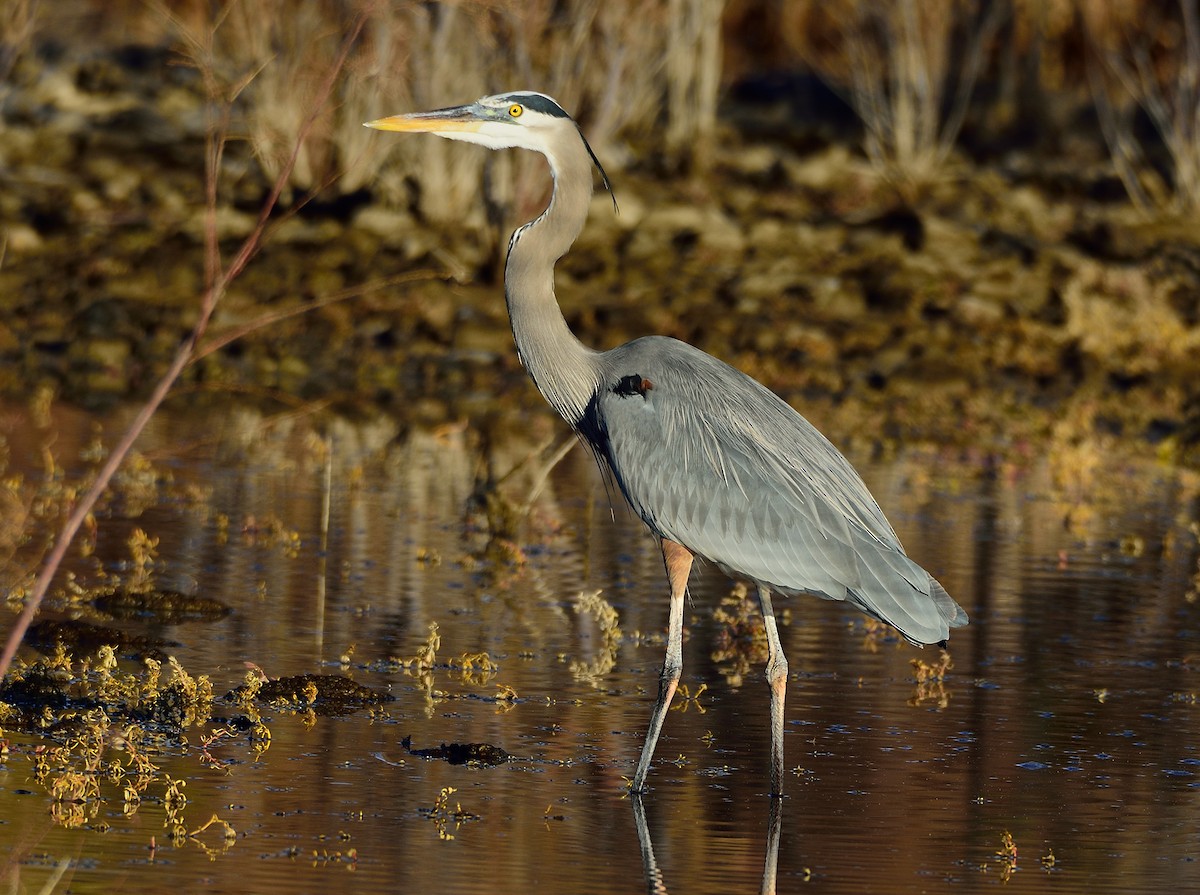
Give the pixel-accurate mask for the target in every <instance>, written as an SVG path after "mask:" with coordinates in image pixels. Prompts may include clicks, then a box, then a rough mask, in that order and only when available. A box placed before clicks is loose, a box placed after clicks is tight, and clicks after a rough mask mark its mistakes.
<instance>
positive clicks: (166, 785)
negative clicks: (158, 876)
mask: <svg viewBox="0 0 1200 895" xmlns="http://www.w3.org/2000/svg"><path fill="white" fill-rule="evenodd" d="M166 665H167V669H168V671H167V674H166V679H165V680H164V675H163V663H161V662H159V661H157V660H155V659H146V660H145V661H144V662H143V663H142V665H141V666H140V667H139V668H138V669H137V670H136V671H130V672H123V671H121V669H120V667H119V665H118V662H117V658H116V653H115V652H114V650H113V648H112V647H111V646H105V647H101V648H100V649H99V650H97V651H96V653H95V654H94V655H91V656H87V657H85V658H83V659H80V660H76V659H75V658H74V657H72V655H71V654H70V653H68V652H67V650H66V648H65V647H63V646H62V645H59V646H58V647H57V648H56V649H55V650H54V652H53V653H51V654H50V655H48V656H46V657H45V658H44V659H42V660H40V661H38V662H36V663H33V664H25V663H23V662H18V663H16V664H15V665H14V666H13V668H12V669H11V671H10V673H9V675H8V676H7V677H6V678H5V680H4V682H3V685H0V718H2V719H3V721H4V723H5V724H6V725H7V726H8V727H11V728H14V729H19V730H23V731H26V732H29V733H34V734H37V735H39V736H40V737H42V739H43V740H44V742H43V743H41V744H38V745H35V746H30V747H27V748H26V749H25V750H23V751H25V753H26V754H27V756H28V758H29V760H30V762H31V763H32V766H33V767H32V776H33V779H34V780H35V781H36V782H37V783H38V784H39V785H41V786H43V787H44V788H45V790H46V793H47V794H48V795H49V797H50V799H51V807H50V814H51V817H52V818H53V819H54V821H55V822H56V823H58V824H60V825H62V826H64V827H79V826H83V825H85V824H92V825H96V824H100V825H103V821H98V820H97V819H98V818H101V817H103V816H104V813H105V812H107V811H109V810H111V809H110V808H108V807H106V806H109V805H111V804H113V803H117V804H120V806H121V811H122V813H123V814H125V815H127V816H128V815H132V814H134V813H136V812H137V811H138V809H139V807H140V806H141V805H142V804H144V803H145V802H147V801H156V802H158V803H160V804H162V805H163V807H164V810H165V812H166V826H167V828H168V829H169V830H172V831H176V830H178V829H179V828H181V827H182V823H183V822H182V812H183V809H184V807H185V806H186V804H187V802H186V798H184V797H183V796H182V789H183V785H184V784H183V781H181V780H174V779H172V778H171V777H170V776H169V775H167V774H166V773H165V772H164V771H163V770H162V768H161V767H160V765H159V764H158V756H159V755H161V754H163V753H165V752H168V751H171V750H173V749H180V748H182V745H183V734H184V732H185V731H186V730H187V729H188V728H190V727H194V726H198V725H202V724H204V723H205V722H206V721H207V720H208V717H209V714H210V712H211V708H212V685H211V683H210V682H209V680H208V678H207V676H204V675H200V676H193V675H191V674H189V673H188V672H187V671H186V670H185V669H184V668H183V666H181V665H180V664H179V662H178V661H176V660H174V659H170V660H168V662H167V663H166ZM171 835H172V837H173V836H174V832H172V834H171Z"/></svg>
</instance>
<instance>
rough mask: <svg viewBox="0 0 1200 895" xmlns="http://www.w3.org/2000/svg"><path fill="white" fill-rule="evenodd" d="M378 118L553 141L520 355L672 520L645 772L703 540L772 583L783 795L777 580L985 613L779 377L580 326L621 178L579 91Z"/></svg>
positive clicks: (510, 269)
mask: <svg viewBox="0 0 1200 895" xmlns="http://www.w3.org/2000/svg"><path fill="white" fill-rule="evenodd" d="M367 126H368V127H374V128H378V129H380V130H387V131H409V132H422V133H431V134H436V135H438V136H439V137H446V138H448V139H451V140H462V141H465V142H467V143H478V144H480V145H482V146H486V147H488V148H489V149H507V148H513V147H517V148H523V149H532V150H533V151H534V152H540V153H541V154H542V155H544V156H545V157H546V161H547V162H549V164H550V173H551V175H552V176H553V178H554V190H553V193H552V194H551V197H550V203H549V205H548V206H547V207H546V210H545V211H543V212H542V213H541V214H540V215H539V216H538V217H537V218H535V219H534V220H532V221H530V222H529V223H527V224H524V225H522V226H521V227H518V228H517V230H516V231H515V232H514V233H513V235H512V239H511V240H510V241H509V244H508V260H507V263H506V265H505V272H504V294H505V298H506V299H507V303H508V313H509V318H510V320H511V322H512V331H513V338H514V339H515V340H516V344H517V354H518V356H519V357H520V359H521V363H522V364H524V366H525V369H526V370H527V371H528V372H529V375H530V376H531V377H532V378H533V381H534V384H535V385H536V386H537V387H538V390H539V391H540V392H541V393H542V395H543V396H544V397H545V398H546V400H547V401H549V402H550V404H551V405H552V406H553V407H554V409H555V410H557V411H558V412H559V414H560V415H561V416H562V417H563V419H565V420H566V421H567V422H568V423H569V424H570V425H571V427H572V428H573V429H574V430H575V431H576V432H578V433H579V434H580V435H581V436H582V437H583V438H584V439H586V440H587V443H588V444H589V445H590V446H591V448H592V450H593V451H594V452H595V454H596V456H597V457H599V458H600V460H601V462H603V463H604V464H605V465H606V466H607V467H608V469H609V471H611V473H612V477H613V478H614V479H615V480H616V482H617V484H618V485H619V486H620V488H621V492H622V493H623V494H624V495H625V498H626V499H627V500H628V501H629V503H630V505H631V506H632V507H633V509H634V511H635V512H636V513H637V514H638V515H639V516H641V518H642V520H643V521H644V522H645V523H646V525H648V526H649V527H650V530H651V531H652V532H653V533H654V534H655V535H657V536H658V538H659V539H660V541H661V545H662V553H663V559H664V561H665V563H666V568H667V577H668V579H669V581H670V585H671V608H670V616H669V619H670V620H669V623H668V629H667V631H668V633H667V655H666V659H665V661H664V662H663V667H662V673H661V675H660V677H659V687H658V699H657V701H656V702H655V704H654V711H653V713H652V715H651V718H650V729H649V731H648V732H647V734H646V742H645V745H644V746H643V748H642V754H641V758H640V759H639V760H638V765H637V770H636V771H635V773H634V776H633V783H632V789H633V791H634V792H643V791H644V790H645V786H646V773H647V771H648V770H649V769H650V761H651V759H652V758H653V756H654V746H655V744H656V743H657V742H658V736H659V733H660V732H661V730H662V725H663V719H664V717H665V716H666V713H667V708H668V706H669V705H670V703H671V697H672V696H674V694H675V689H676V686H677V685H678V682H679V676H680V673H681V671H682V668H683V647H682V641H683V602H684V596H685V594H686V592H687V584H688V576H689V574H690V572H691V567H692V560H693V558H694V557H695V556H700V557H703V558H704V559H707V560H709V561H711V562H713V563H715V564H716V565H717V566H719V567H720V568H721V569H723V570H724V571H725V572H726V573H728V574H729V575H732V576H734V577H738V578H743V579H748V580H750V581H752V582H754V584H755V585H756V586H757V588H758V600H759V604H760V606H761V608H762V617H763V622H764V625H765V627H766V634H767V643H768V649H769V654H768V655H769V658H768V660H767V680H768V682H769V683H770V687H771V793H772V795H775V796H778V795H780V794H781V793H782V791H783V699H784V689H785V687H786V684H787V674H788V665H787V659H786V658H785V657H784V655H783V649H782V647H781V646H780V643H779V632H778V630H777V628H776V625H775V615H774V612H773V610H772V608H771V593H772V592H776V593H781V594H786V595H789V596H790V595H795V594H801V593H808V594H813V595H815V596H818V597H822V598H824V599H827V600H844V601H846V602H848V603H852V604H853V605H855V606H857V607H858V608H859V609H861V610H862V611H863V612H865V613H867V614H868V615H870V616H873V617H874V618H877V619H880V620H881V621H884V622H887V623H889V624H891V625H894V626H895V627H896V628H897V629H898V630H899V631H900V633H901V634H903V635H904V637H906V638H907V639H908V640H909V641H911V642H913V643H915V644H925V643H939V642H941V643H943V644H944V642H945V640H946V638H947V637H948V636H949V629H950V628H952V627H957V626H959V625H965V624H966V623H967V614H966V613H965V612H964V611H963V610H962V607H960V606H959V605H958V604H957V603H955V602H954V600H953V599H951V598H950V595H949V594H947V593H946V591H945V589H944V588H943V587H942V586H941V585H940V584H939V583H938V582H937V581H936V580H934V578H933V576H931V575H930V574H929V573H928V572H926V571H925V570H924V569H922V568H921V567H920V566H918V565H917V564H916V563H915V562H913V561H912V560H911V559H909V558H908V557H907V556H906V555H905V554H904V548H903V547H902V546H901V545H900V541H899V539H898V538H897V537H896V533H895V532H894V531H893V530H892V527H891V525H889V524H888V521H887V519H886V518H884V515H883V512H882V511H881V510H880V509H879V505H878V504H876V502H875V500H874V498H872V497H871V494H870V492H869V491H868V490H867V487H866V485H864V484H863V482H862V479H860V478H859V476H858V474H857V473H856V472H855V471H854V468H853V467H852V466H851V465H850V463H849V462H848V461H847V460H846V458H845V457H843V456H842V455H841V454H840V453H839V452H838V450H837V449H836V448H835V447H834V446H833V445H832V444H830V443H829V441H828V440H827V439H826V438H825V437H824V436H823V435H821V433H820V432H818V431H817V430H816V429H815V428H814V427H813V426H812V425H811V424H810V423H809V422H808V421H807V420H806V419H804V417H802V416H801V415H800V414H799V413H797V412H796V411H795V410H793V409H792V408H791V407H790V406H789V405H788V404H786V403H785V402H784V401H783V400H781V399H780V398H779V397H777V396H776V395H775V394H774V393H772V392H771V391H769V390H768V389H767V388H765V387H764V386H762V385H760V384H759V383H758V382H756V381H755V380H753V379H751V378H750V377H749V376H747V375H745V374H744V373H741V372H739V371H738V370H735V369H734V368H733V367H730V366H729V365H727V364H725V363H723V362H721V361H719V360H717V359H716V358H714V357H711V356H710V355H708V354H706V353H704V352H703V351H701V350H700V349H698V348H695V347H693V346H691V345H688V344H686V343H685V342H680V341H678V340H677V339H670V338H665V337H662V336H646V337H644V338H640V339H635V340H634V341H632V342H628V343H626V344H624V345H621V346H620V347H618V348H614V349H612V350H611V351H594V350H592V349H590V348H587V347H586V346H584V345H583V344H582V343H580V342H579V340H578V339H576V338H575V336H574V335H573V334H572V332H571V330H570V329H569V328H568V327H567V323H566V320H564V319H563V315H562V311H561V310H560V309H559V307H558V301H557V299H556V298H555V296H554V264H555V262H556V261H558V259H559V258H561V257H562V256H563V255H565V254H566V252H567V250H568V249H569V248H570V247H571V244H572V243H573V242H574V241H575V238H576V237H577V236H578V235H579V233H580V231H581V230H582V229H583V225H584V221H585V220H586V218H587V212H588V203H589V201H590V199H591V196H592V165H593V164H595V166H596V167H597V168H598V169H599V171H600V176H601V177H602V178H603V180H604V184H605V186H608V178H607V176H606V175H605V174H604V169H603V168H602V167H601V166H600V162H599V160H598V159H597V158H596V156H595V153H593V152H592V149H591V147H590V146H588V144H587V141H586V140H585V139H584V137H583V133H582V132H581V131H580V129H579V126H578V125H577V124H576V123H575V121H574V119H572V118H571V116H570V115H568V114H567V113H566V112H565V111H564V110H563V108H562V106H560V105H559V104H558V103H557V102H555V101H554V100H553V99H551V98H550V97H548V96H545V95H544V94H541V93H533V92H529V91H517V92H514V93H501V94H498V95H496V96H486V97H484V98H483V99H481V100H479V101H478V102H474V103H471V104H469V105H465V106H456V107H453V108H448V109H437V110H435V111H432V112H417V113H412V114H407V115H396V116H393V117H390V118H381V119H379V120H378V121H372V122H369V123H368V125H367Z"/></svg>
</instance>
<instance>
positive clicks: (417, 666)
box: [381, 622, 517, 715]
mask: <svg viewBox="0 0 1200 895" xmlns="http://www.w3.org/2000/svg"><path fill="white" fill-rule="evenodd" d="M441 645H442V635H441V633H440V631H439V627H438V623H437V622H430V624H429V636H428V637H427V638H426V639H425V642H424V643H422V644H421V645H420V646H418V647H417V650H416V652H415V653H414V654H413V655H411V656H393V657H391V658H389V659H388V660H387V661H386V662H384V663H382V666H381V667H382V670H402V671H403V672H404V673H405V674H406V675H409V676H411V677H414V678H416V680H417V687H418V689H419V690H420V692H421V693H422V694H423V695H424V697H425V712H426V714H427V715H428V714H432V712H433V707H434V706H435V705H436V704H437V703H439V702H442V701H444V700H447V699H454V698H456V697H455V696H454V694H451V693H448V692H446V691H444V690H438V689H435V687H434V672H435V671H438V670H441V671H451V672H454V673H455V674H457V675H458V679H459V681H461V682H462V683H463V684H466V685H468V686H471V687H481V686H485V685H487V684H490V683H492V681H493V680H494V679H495V677H496V675H497V673H498V672H499V669H500V666H499V665H497V664H496V662H495V661H494V660H493V659H492V657H491V656H489V655H488V654H487V653H486V652H477V653H462V654H460V655H458V656H454V657H451V658H450V659H447V660H444V661H439V659H438V650H440V649H441ZM495 686H496V693H495V694H494V695H492V694H489V695H487V696H484V695H480V694H472V698H477V699H481V700H484V701H487V702H495V703H497V704H498V705H500V706H503V707H506V708H507V707H511V705H512V703H513V702H514V701H515V700H516V698H517V691H516V690H514V689H513V688H512V687H509V686H507V685H505V684H496V685H495Z"/></svg>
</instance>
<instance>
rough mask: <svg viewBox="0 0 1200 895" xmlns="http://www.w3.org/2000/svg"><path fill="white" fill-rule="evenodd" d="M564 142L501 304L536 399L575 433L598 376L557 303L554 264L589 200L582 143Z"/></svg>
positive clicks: (515, 253)
mask: <svg viewBox="0 0 1200 895" xmlns="http://www.w3.org/2000/svg"><path fill="white" fill-rule="evenodd" d="M564 142H568V145H566V146H564V147H561V148H559V150H558V151H556V152H555V153H553V154H547V156H546V160H547V161H548V162H549V163H550V173H551V175H552V176H553V177H554V191H553V193H552V195H551V197H550V204H549V206H547V208H546V210H545V211H544V212H542V214H541V215H540V216H539V217H538V218H536V219H535V220H533V221H530V222H529V223H528V224H525V225H524V226H523V227H519V228H518V229H517V231H516V232H515V233H513V235H512V241H511V242H510V243H509V247H508V263H507V264H506V266H505V270H504V296H505V299H506V300H507V302H508V316H509V319H510V321H511V322H512V331H513V339H514V340H515V341H516V343H517V356H518V357H519V358H520V359H521V363H522V364H523V365H524V367H525V369H526V370H527V371H528V372H529V375H530V376H531V377H532V378H533V382H534V384H535V385H536V386H537V388H538V391H540V392H541V393H542V395H543V397H545V399H546V400H547V401H549V402H550V404H551V405H552V406H553V407H554V409H555V410H557V411H558V412H559V414H560V415H561V416H562V417H563V419H565V420H566V421H567V422H568V423H570V424H571V425H573V426H574V425H576V424H578V422H579V421H580V419H581V418H582V417H583V412H584V408H585V407H586V406H587V404H588V402H589V401H590V400H591V398H592V395H593V394H594V392H595V390H596V387H597V385H598V384H599V379H600V374H599V370H598V363H597V359H598V356H599V354H598V352H596V351H593V350H591V349H590V348H587V347H585V346H584V345H583V344H582V343H581V342H580V341H579V340H578V339H576V338H575V335H574V334H573V333H572V332H571V330H570V329H569V328H568V326H567V321H566V320H565V319H564V318H563V315H562V310H561V309H560V308H559V306H558V300H557V299H556V298H555V296H554V263H555V262H556V261H558V259H559V258H561V257H562V256H563V255H565V254H566V253H567V250H568V249H569V248H570V247H571V244H572V243H573V242H574V241H575V237H577V236H578V235H579V232H580V231H581V230H582V229H583V224H584V221H585V220H586V219H587V212H588V203H589V200H590V199H591V197H592V169H591V159H590V158H589V156H588V154H587V150H586V149H585V148H584V146H583V142H582V140H579V141H576V143H577V145H569V141H564Z"/></svg>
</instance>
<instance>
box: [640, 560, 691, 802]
mask: <svg viewBox="0 0 1200 895" xmlns="http://www.w3.org/2000/svg"><path fill="white" fill-rule="evenodd" d="M662 552H663V560H664V561H665V562H666V566H667V579H668V580H669V581H670V582H671V614H670V619H669V621H668V623H667V656H666V658H665V659H664V660H663V667H662V672H661V673H660V674H659V676H658V701H657V702H655V703H654V711H653V712H652V713H651V715H650V729H649V730H648V731H646V743H645V745H643V746H642V757H641V758H640V759H638V765H637V771H635V772H634V775H633V786H632V787H631V790H632V791H633V792H645V791H646V774H647V773H649V771H650V760H651V759H652V758H653V757H654V747H655V745H657V744H658V735H659V734H660V733H661V732H662V726H663V719H665V718H666V717H667V709H668V708H670V707H671V698H672V697H673V696H674V695H675V689H676V688H677V687H678V686H679V675H680V674H682V673H683V598H684V596H686V594H687V583H688V575H690V574H691V571H692V551H690V550H688V549H687V548H686V547H684V546H683V545H681V544H676V543H675V542H674V541H670V540H668V539H666V538H663V541H662Z"/></svg>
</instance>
